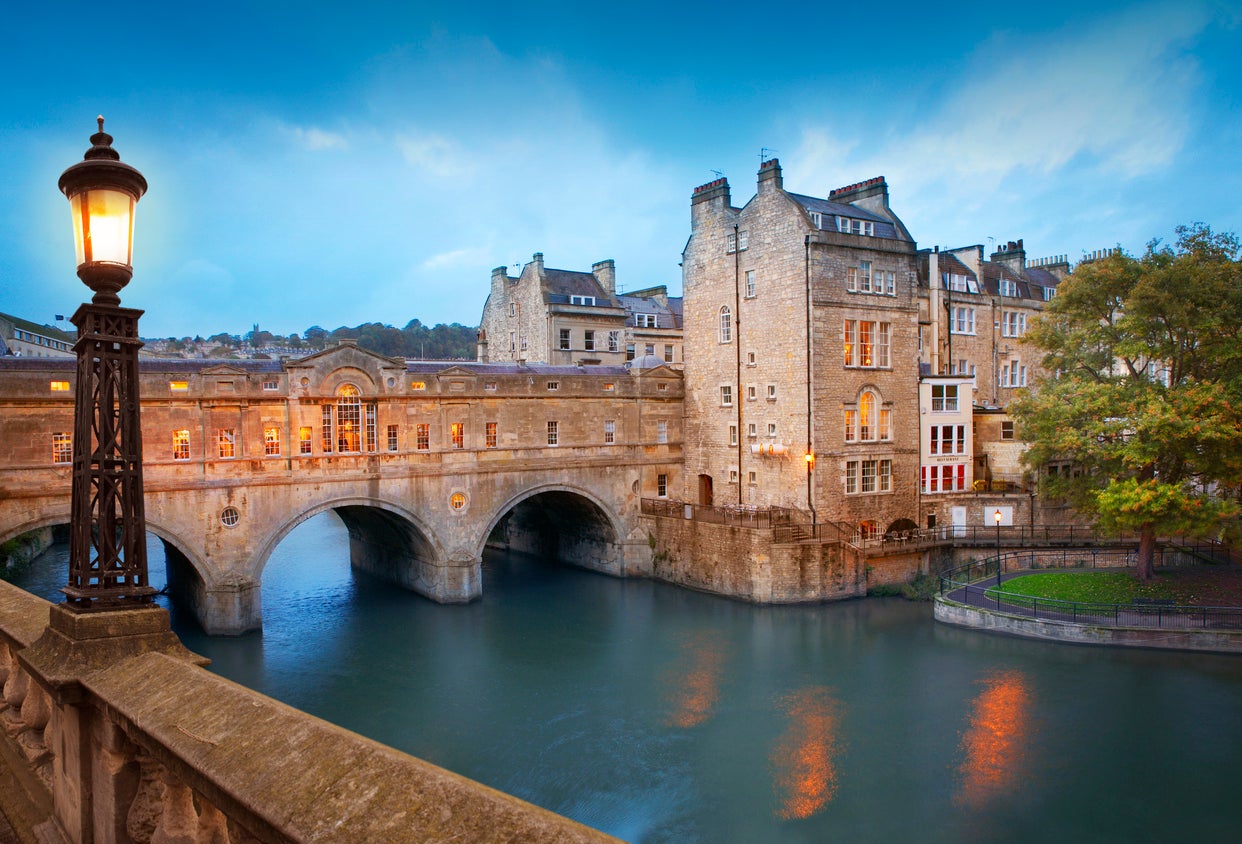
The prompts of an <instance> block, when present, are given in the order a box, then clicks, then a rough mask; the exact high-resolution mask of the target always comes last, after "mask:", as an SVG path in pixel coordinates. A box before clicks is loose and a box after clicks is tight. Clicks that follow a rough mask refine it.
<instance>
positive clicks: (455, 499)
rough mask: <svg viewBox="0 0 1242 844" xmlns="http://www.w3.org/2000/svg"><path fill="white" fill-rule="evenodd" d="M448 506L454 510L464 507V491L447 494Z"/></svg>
mask: <svg viewBox="0 0 1242 844" xmlns="http://www.w3.org/2000/svg"><path fill="white" fill-rule="evenodd" d="M449 506H450V507H452V508H453V509H454V510H464V509H466V496H465V494H464V493H461V492H455V493H453V494H452V495H451V496H449Z"/></svg>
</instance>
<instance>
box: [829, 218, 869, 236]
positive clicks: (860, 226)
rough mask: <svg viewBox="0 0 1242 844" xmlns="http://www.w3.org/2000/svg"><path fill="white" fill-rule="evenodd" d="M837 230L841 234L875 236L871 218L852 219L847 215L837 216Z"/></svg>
mask: <svg viewBox="0 0 1242 844" xmlns="http://www.w3.org/2000/svg"><path fill="white" fill-rule="evenodd" d="M837 231H839V232H841V234H860V235H863V236H865V237H875V223H873V222H872V221H871V220H853V219H850V218H849V217H837Z"/></svg>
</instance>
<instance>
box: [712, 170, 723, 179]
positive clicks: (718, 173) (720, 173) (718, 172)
mask: <svg viewBox="0 0 1242 844" xmlns="http://www.w3.org/2000/svg"><path fill="white" fill-rule="evenodd" d="M712 175H714V176H715V177H716V178H717V179H723V178H724V171H723V170H713V171H712Z"/></svg>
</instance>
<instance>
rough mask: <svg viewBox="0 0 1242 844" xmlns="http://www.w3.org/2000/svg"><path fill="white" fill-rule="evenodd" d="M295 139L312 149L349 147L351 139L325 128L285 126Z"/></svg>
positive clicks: (344, 148)
mask: <svg viewBox="0 0 1242 844" xmlns="http://www.w3.org/2000/svg"><path fill="white" fill-rule="evenodd" d="M285 131H287V132H288V133H289V134H290V135H291V136H292V137H293V139H294V141H295V142H296V143H297V144H298V145H299V146H301V147H302V148H304V149H308V150H311V151H318V150H325V149H336V150H346V149H349V141H348V140H347V139H346V138H345V136H344V135H342V134H340V133H338V132H329V131H327V130H325V129H319V128H316V127H314V126H311V127H309V128H303V127H301V126H288V127H285Z"/></svg>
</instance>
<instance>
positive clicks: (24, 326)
mask: <svg viewBox="0 0 1242 844" xmlns="http://www.w3.org/2000/svg"><path fill="white" fill-rule="evenodd" d="M0 319H2V320H4V321H5V322H11V323H12V324H13V327H14V328H20V329H21V330H22V331H29V332H30V333H31V334H42V335H43V336H44V337H50V338H52V339H53V340H60V341H62V342H64V343H69V344H70V345H72V344H73V343H75V342H76V341H77V339H78V335H77V332H76V331H73V332H68V331H62V330H61V329H59V328H56V327H55V326H51V325H39V324H38V323H37V322H31V321H30V320H28V319H22V318H21V317H15V316H13V315H12V314H5V313H0Z"/></svg>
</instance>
